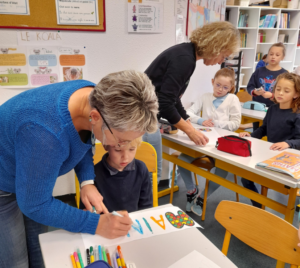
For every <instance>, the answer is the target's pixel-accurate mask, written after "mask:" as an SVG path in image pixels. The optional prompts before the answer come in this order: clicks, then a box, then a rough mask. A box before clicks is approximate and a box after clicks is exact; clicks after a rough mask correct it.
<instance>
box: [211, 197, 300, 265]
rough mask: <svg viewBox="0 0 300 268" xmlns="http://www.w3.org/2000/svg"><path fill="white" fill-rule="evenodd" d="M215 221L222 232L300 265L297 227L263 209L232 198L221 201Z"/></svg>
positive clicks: (284, 260)
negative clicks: (222, 227)
mask: <svg viewBox="0 0 300 268" xmlns="http://www.w3.org/2000/svg"><path fill="white" fill-rule="evenodd" d="M215 218H216V220H217V221H218V222H219V223H220V224H221V225H223V226H224V227H225V229H226V231H229V232H230V233H231V234H233V235H234V236H236V237H237V238H238V239H240V240H241V241H243V242H244V243H246V244H247V245H249V246H250V247H252V248H254V249H256V250H257V251H260V252H261V253H263V254H265V255H267V256H269V257H271V258H274V259H276V260H279V261H282V262H285V263H289V264H292V265H293V266H294V265H300V248H299V247H298V246H297V243H298V230H297V229H296V228H295V227H294V226H293V225H291V224H290V223H288V222H287V221H285V220H283V219H281V218H279V217H277V216H276V215H274V214H272V213H270V212H267V211H265V210H262V209H259V208H256V207H253V206H249V205H246V204H242V203H237V202H232V201H222V202H220V204H219V205H218V207H217V209H216V212H215Z"/></svg>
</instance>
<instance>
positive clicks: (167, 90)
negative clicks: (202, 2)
mask: <svg viewBox="0 0 300 268" xmlns="http://www.w3.org/2000/svg"><path fill="white" fill-rule="evenodd" d="M190 41H191V42H190V43H182V44H179V45H175V46H173V47H170V48H168V49H167V50H165V51H164V52H162V53H161V54H160V55H158V57H157V58H156V59H155V60H154V61H153V62H152V63H151V64H150V65H149V67H148V68H147V70H146V71H145V73H146V74H147V75H148V76H149V78H150V79H151V81H152V83H153V85H154V86H155V92H156V95H157V97H158V103H159V114H158V119H160V118H161V117H163V118H165V119H167V120H168V122H169V123H170V124H172V125H174V126H175V127H177V128H178V129H180V130H182V131H184V132H185V133H186V134H187V135H188V137H189V138H190V139H191V140H192V141H193V142H194V143H195V144H196V145H206V143H207V142H208V138H207V137H206V136H205V135H203V134H202V133H201V132H200V131H195V128H194V127H193V126H192V125H191V123H190V122H189V120H188V119H189V116H188V115H187V113H186V111H185V109H184V107H183V106H182V103H181V97H182V95H183V94H184V93H185V91H186V89H187V87H188V84H189V81H190V78H191V76H192V74H193V72H194V70H195V68H196V61H198V60H203V63H204V64H205V65H207V66H209V65H215V64H221V63H222V62H223V61H224V60H225V58H227V57H229V56H230V55H231V54H233V53H235V52H238V51H239V45H240V35H239V31H238V30H237V29H236V28H235V27H234V26H233V25H232V24H231V23H229V22H225V21H222V22H213V23H210V24H207V25H205V26H203V27H202V28H198V29H196V30H194V31H193V32H192V35H191V37H190ZM143 139H144V141H147V142H149V143H151V144H152V145H153V146H154V148H155V149H156V152H157V159H158V161H157V162H158V163H157V164H158V181H159V180H160V177H161V165H162V145H161V136H160V132H159V130H158V131H157V132H156V133H154V134H151V135H149V134H145V135H144V136H143Z"/></svg>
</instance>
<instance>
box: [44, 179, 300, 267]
mask: <svg viewBox="0 0 300 268" xmlns="http://www.w3.org/2000/svg"><path fill="white" fill-rule="evenodd" d="M227 179H228V180H231V181H234V180H233V175H231V174H229V175H228V177H227ZM198 181H199V188H200V189H203V188H204V184H205V181H204V179H201V178H200V179H199V178H198ZM238 183H239V184H240V185H241V181H240V178H239V181H238ZM178 185H179V191H178V192H176V193H174V199H173V205H174V206H178V207H180V208H181V209H182V210H185V205H186V191H185V186H184V184H183V181H182V179H181V177H180V174H179V175H178ZM161 188H162V187H159V190H160V189H161ZM268 197H270V198H272V199H275V200H277V201H278V202H282V203H284V204H286V203H287V197H286V196H284V195H282V194H279V193H277V192H274V191H272V190H269V193H268ZM235 198H236V195H235V193H234V192H232V191H230V190H228V189H226V188H223V187H220V188H219V189H218V190H217V191H215V192H214V193H213V194H212V195H211V196H210V198H209V202H208V203H207V212H206V219H205V221H201V217H198V216H197V215H195V214H193V213H192V212H191V213H188V214H189V215H190V216H191V217H192V218H193V219H194V220H195V221H197V222H198V223H199V224H200V225H201V226H202V227H204V229H201V230H199V231H201V232H202V233H203V234H204V235H205V236H206V237H207V238H208V239H209V240H210V241H211V242H212V243H213V244H214V245H215V246H216V247H218V248H219V249H221V248H222V243H223V239H224V234H225V229H224V228H223V226H221V225H220V224H219V223H218V222H217V221H216V220H215V218H214V211H215V210H216V207H217V206H218V204H219V203H220V202H221V201H222V200H233V201H235ZM60 199H61V200H63V201H64V202H67V203H69V204H70V205H73V206H75V201H74V196H73V195H70V196H63V197H60ZM240 202H243V203H246V204H250V200H249V199H247V198H245V197H243V196H240ZM298 202H299V198H297V203H298ZM167 203H169V196H165V197H162V198H160V199H159V205H164V204H167ZM267 210H268V209H267ZM272 213H274V214H276V215H278V216H279V217H282V215H281V214H279V213H277V212H275V211H272ZM293 224H294V225H295V226H296V227H297V228H298V226H299V225H298V213H295V216H294V221H293ZM52 230H54V228H52V227H50V228H49V231H52ZM228 258H229V259H230V260H231V261H232V262H233V263H234V264H235V265H236V266H237V267H239V268H275V267H276V261H275V260H274V259H271V258H269V257H266V256H265V255H263V254H261V253H259V252H258V251H256V250H254V249H252V248H250V247H249V246H247V245H246V244H244V243H243V242H241V241H240V240H238V239H237V238H235V237H233V236H232V238H231V242H230V247H229V251H228ZM285 267H286V268H287V267H290V266H288V265H286V266H285Z"/></svg>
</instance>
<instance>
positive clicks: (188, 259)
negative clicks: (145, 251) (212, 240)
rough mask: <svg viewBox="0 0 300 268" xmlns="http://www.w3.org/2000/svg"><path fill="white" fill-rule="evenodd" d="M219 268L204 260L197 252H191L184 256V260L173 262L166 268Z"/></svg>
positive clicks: (206, 259)
mask: <svg viewBox="0 0 300 268" xmlns="http://www.w3.org/2000/svg"><path fill="white" fill-rule="evenodd" d="M182 267H189V268H220V266H219V265H216V264H215V263H214V262H212V261H211V260H210V259H208V258H206V257H205V256H204V255H202V254H201V253H199V252H198V251H197V250H194V251H192V252H191V253H190V254H188V255H186V256H185V257H184V258H182V259H180V260H179V261H177V262H175V263H174V264H172V265H171V266H169V267H168V268H182Z"/></svg>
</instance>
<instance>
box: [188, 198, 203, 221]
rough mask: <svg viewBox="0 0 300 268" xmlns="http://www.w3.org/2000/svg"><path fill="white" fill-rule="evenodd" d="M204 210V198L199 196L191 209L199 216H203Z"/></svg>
mask: <svg viewBox="0 0 300 268" xmlns="http://www.w3.org/2000/svg"><path fill="white" fill-rule="evenodd" d="M202 208H203V198H201V197H200V196H198V197H197V198H196V199H195V200H194V204H193V205H192V207H191V210H192V211H193V212H194V213H195V214H196V215H198V216H202Z"/></svg>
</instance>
